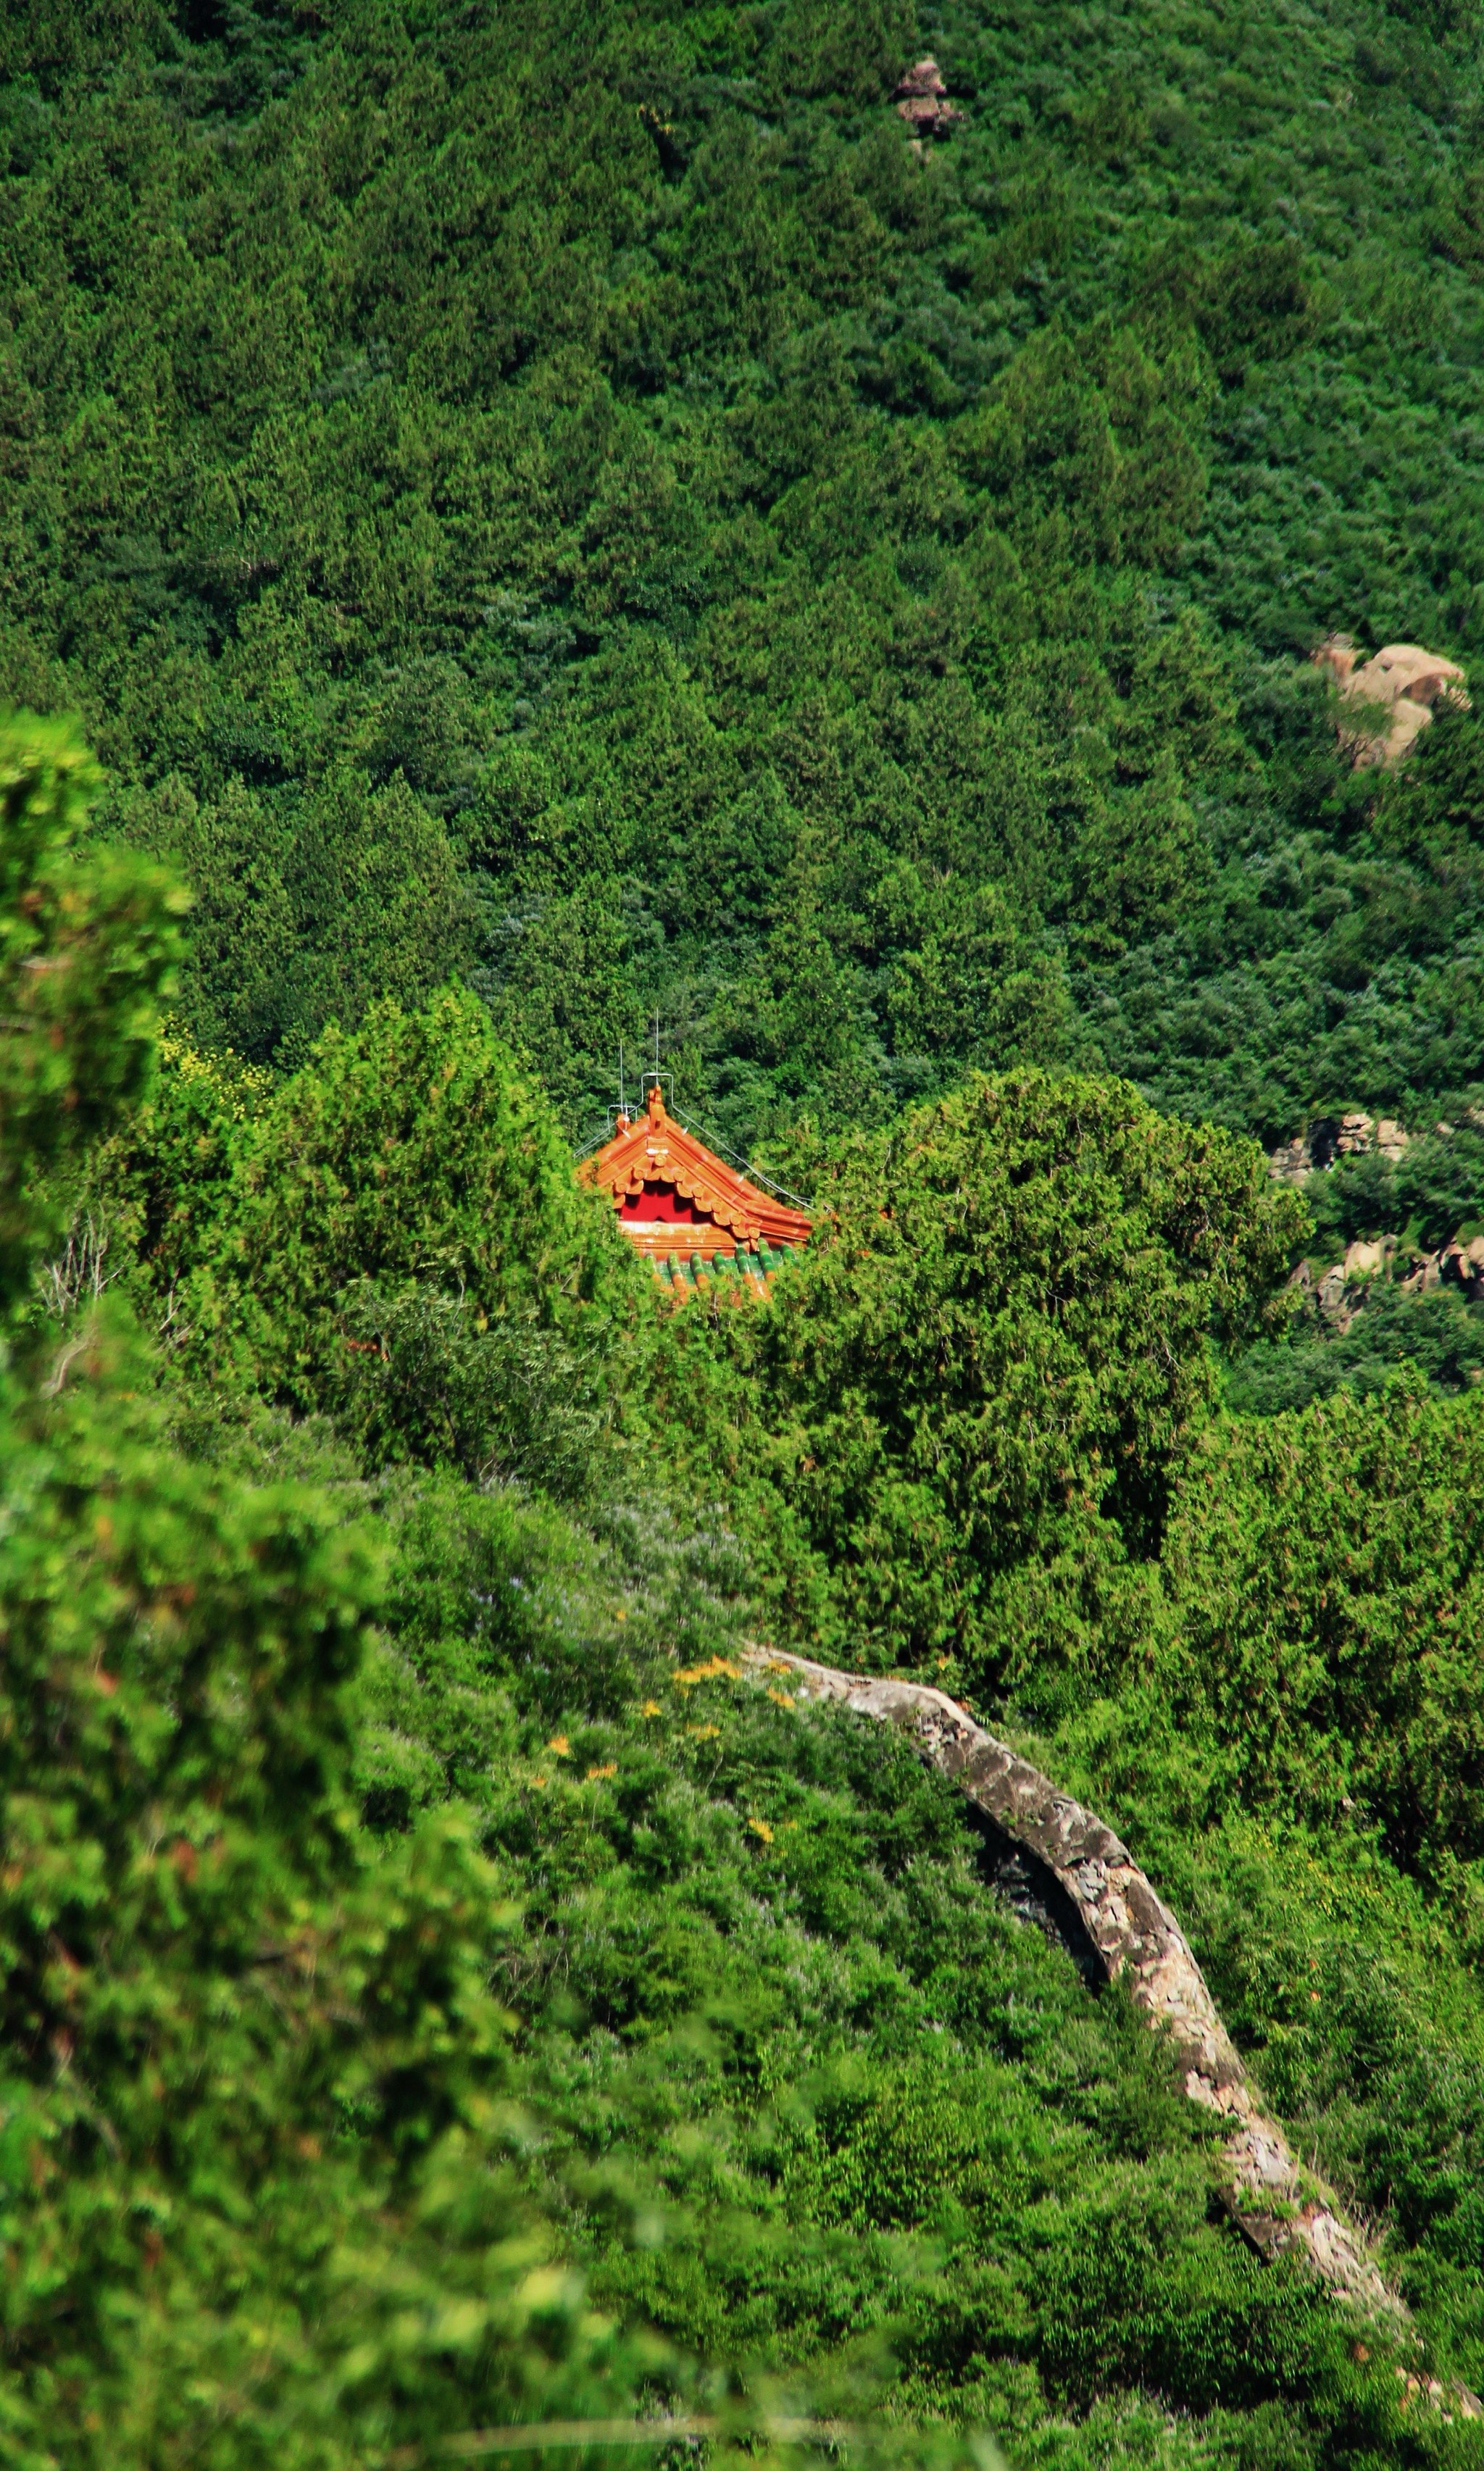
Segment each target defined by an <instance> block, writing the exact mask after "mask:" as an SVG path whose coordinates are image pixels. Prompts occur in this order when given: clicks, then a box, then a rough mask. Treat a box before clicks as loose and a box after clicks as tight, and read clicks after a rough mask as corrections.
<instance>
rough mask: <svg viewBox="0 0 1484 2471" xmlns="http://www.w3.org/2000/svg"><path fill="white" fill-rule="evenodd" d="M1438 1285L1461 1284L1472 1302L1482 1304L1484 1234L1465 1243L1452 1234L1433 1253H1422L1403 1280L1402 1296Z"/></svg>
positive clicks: (1483, 1296)
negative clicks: (1461, 1242)
mask: <svg viewBox="0 0 1484 2471" xmlns="http://www.w3.org/2000/svg"><path fill="white" fill-rule="evenodd" d="M1441 1286H1459V1287H1462V1289H1463V1291H1464V1294H1465V1295H1466V1296H1467V1297H1468V1299H1469V1301H1470V1303H1471V1304H1484V1236H1474V1237H1473V1239H1472V1242H1470V1243H1468V1244H1460V1243H1459V1242H1458V1240H1457V1238H1456V1236H1455V1237H1454V1239H1453V1241H1452V1242H1451V1243H1450V1244H1444V1245H1441V1246H1440V1247H1439V1249H1438V1251H1437V1252H1436V1253H1425V1254H1424V1255H1423V1257H1422V1259H1421V1260H1419V1261H1417V1262H1416V1263H1415V1265H1414V1267H1413V1268H1412V1269H1411V1271H1410V1272H1409V1273H1408V1275H1407V1276H1406V1277H1405V1278H1404V1279H1403V1280H1402V1294H1403V1295H1404V1296H1411V1295H1416V1294H1418V1293H1419V1292H1421V1293H1423V1294H1425V1293H1426V1292H1427V1290H1428V1289H1429V1288H1430V1287H1441Z"/></svg>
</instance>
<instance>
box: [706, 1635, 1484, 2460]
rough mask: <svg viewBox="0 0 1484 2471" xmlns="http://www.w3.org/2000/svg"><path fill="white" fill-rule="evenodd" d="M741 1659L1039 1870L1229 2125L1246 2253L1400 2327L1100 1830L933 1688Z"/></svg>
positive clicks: (1234, 2210) (1209, 2001)
mask: <svg viewBox="0 0 1484 2471" xmlns="http://www.w3.org/2000/svg"><path fill="white" fill-rule="evenodd" d="M746 1656H747V1661H748V1663H749V1664H750V1665H752V1666H753V1667H754V1668H756V1669H760V1670H766V1671H769V1672H775V1673H785V1672H787V1673H789V1674H792V1675H794V1676H796V1677H797V1680H798V1683H800V1684H801V1685H802V1686H801V1688H800V1692H799V1695H800V1696H801V1697H804V1698H808V1699H825V1700H834V1701H837V1702H839V1703H840V1704H841V1705H842V1706H846V1707H850V1708H852V1709H854V1711H855V1712H856V1714H857V1715H860V1716H874V1717H876V1718H877V1719H879V1720H880V1721H881V1722H883V1723H884V1724H889V1725H896V1726H897V1727H899V1728H900V1729H901V1730H902V1731H904V1732H906V1733H907V1734H909V1735H910V1736H911V1738H912V1740H913V1743H914V1745H915V1747H916V1748H917V1750H918V1751H919V1752H920V1753H921V1754H922V1756H923V1757H924V1758H925V1759H927V1760H928V1761H929V1763H930V1765H931V1766H932V1767H935V1768H939V1769H941V1771H942V1773H943V1774H944V1775H945V1776H947V1777H952V1778H953V1780H954V1783H955V1784H956V1785H957V1786H958V1787H959V1789H960V1791H961V1792H963V1793H965V1794H967V1796H968V1798H969V1800H971V1801H973V1802H974V1803H976V1804H977V1805H978V1808H979V1809H980V1810H981V1811H983V1812H984V1813H985V1815H986V1817H987V1818H988V1819H989V1820H991V1821H992V1823H993V1824H994V1826H995V1827H996V1828H997V1829H999V1830H1000V1831H1001V1834H1002V1835H1003V1836H1005V1837H1006V1838H1008V1839H1009V1840H1010V1841H1011V1842H1012V1844H1013V1845H1015V1846H1016V1847H1019V1848H1021V1849H1022V1850H1023V1851H1024V1852H1025V1853H1027V1854H1028V1855H1029V1856H1030V1857H1031V1859H1032V1861H1033V1862H1034V1863H1036V1864H1039V1865H1040V1866H1041V1867H1042V1869H1043V1870H1044V1871H1047V1872H1048V1874H1049V1876H1050V1878H1051V1879H1052V1880H1053V1881H1054V1882H1055V1884H1056V1886H1057V1887H1058V1888H1059V1889H1060V1890H1061V1891H1062V1892H1063V1894H1065V1895H1066V1896H1067V1897H1069V1898H1070V1899H1071V1901H1072V1905H1073V1907H1074V1908H1075V1911H1076V1915H1077V1918H1078V1920H1079V1921H1080V1923H1081V1926H1082V1928H1083V1930H1084V1931H1085V1933H1086V1935H1087V1939H1088V1941H1089V1943H1090V1945H1091V1947H1092V1949H1093V1951H1094V1954H1095V1958H1096V1961H1097V1964H1098V1965H1099V1966H1100V1968H1101V1970H1102V1972H1103V1973H1104V1974H1105V1975H1106V1977H1107V1979H1108V1980H1109V1981H1114V1980H1116V1979H1118V1978H1119V1976H1126V1977H1127V1979H1128V1982H1129V1987H1130V1989H1131V1990H1132V1993H1133V1996H1134V1999H1135V2000H1136V2002H1137V2003H1138V2005H1139V2006H1140V2007H1141V2008H1142V2009H1143V2011H1144V2012H1145V2014H1146V2015H1147V2016H1148V2019H1149V2022H1150V2024H1151V2025H1153V2026H1158V2027H1163V2028H1165V2029H1166V2031H1167V2033H1168V2036H1169V2045H1170V2050H1171V2053H1172V2055H1173V2057H1174V2058H1175V2059H1176V2061H1177V2063H1178V2065H1179V2067H1180V2069H1181V2071H1182V2074H1183V2076H1184V2079H1185V2089H1186V2092H1187V2093H1188V2094H1189V2095H1190V2100H1191V2101H1192V2102H1198V2103H1200V2104H1202V2105H1203V2106H1204V2107H1205V2108H1206V2109H1208V2110H1213V2111H1217V2112H1219V2113H1221V2114H1222V2116H1223V2117H1225V2118H1227V2119H1229V2120H1230V2121H1231V2123H1232V2133H1231V2135H1230V2136H1229V2137H1228V2139H1227V2142H1226V2146H1225V2149H1224V2152H1225V2168H1224V2171H1223V2174H1222V2197H1223V2201H1224V2202H1225V2204H1226V2206H1227V2209H1228V2211H1229V2213H1230V2214H1231V2216H1232V2219H1233V2220H1234V2222H1236V2223H1237V2224H1238V2225H1239V2226H1240V2228H1241V2229H1242V2230H1243V2231H1244V2232H1245V2234H1246V2236H1247V2238H1248V2239H1249V2240H1250V2241H1251V2242H1252V2245H1253V2247H1255V2248H1257V2249H1258V2251H1259V2252H1260V2255H1262V2256H1264V2257H1269V2258H1271V2257H1274V2256H1278V2255H1281V2254H1290V2255H1296V2256H1298V2257H1299V2258H1301V2259H1302V2260H1303V2261H1304V2262H1305V2263H1307V2265H1308V2266H1309V2267H1310V2268H1311V2269H1312V2271H1314V2272H1315V2273H1317V2274H1318V2276H1319V2277H1320V2279H1321V2281H1323V2282H1324V2283H1325V2284H1326V2285H1327V2286H1328V2287H1329V2288H1330V2289H1331V2291H1332V2292H1334V2293H1335V2294H1337V2295H1338V2296H1339V2297H1340V2298H1342V2299H1345V2300H1347V2301H1349V2302H1350V2303H1351V2304H1352V2305H1353V2306H1354V2307H1357V2308H1359V2309H1362V2310H1363V2311H1364V2312H1365V2314H1366V2315H1367V2316H1369V2317H1373V2318H1382V2319H1384V2320H1386V2321H1387V2322H1388V2323H1390V2324H1391V2325H1392V2326H1393V2328H1395V2329H1396V2330H1399V2331H1404V2332H1405V2331H1410V2330H1411V2329H1412V2319H1411V2317H1410V2314H1409V2312H1408V2310H1407V2309H1406V2307H1405V2305H1404V2304H1403V2302H1402V2300H1401V2299H1399V2298H1398V2297H1397V2295H1396V2294H1395V2293H1394V2292H1393V2291H1391V2290H1389V2289H1388V2287H1387V2285H1386V2283H1385V2282H1384V2280H1383V2279H1382V2277H1381V2274H1380V2272H1379V2271H1378V2268H1377V2266H1376V2264H1375V2263H1374V2261H1373V2260H1372V2258H1371V2257H1370V2256H1369V2254H1368V2253H1367V2251H1366V2248H1365V2246H1364V2243H1363V2241H1362V2240H1361V2238H1360V2236H1359V2234H1358V2233H1357V2232H1356V2231H1355V2230H1354V2229H1353V2228H1352V2227H1351V2226H1350V2224H1348V2223H1346V2222H1345V2221H1344V2220H1343V2219H1342V2217H1341V2215H1340V2214H1339V2212H1338V2210H1337V2208H1336V2206H1335V2204H1334V2203H1333V2202H1332V2201H1331V2198H1330V2197H1329V2195H1328V2194H1327V2193H1326V2191H1325V2190H1323V2189H1322V2188H1321V2187H1320V2186H1319V2185H1318V2183H1317V2182H1316V2181H1315V2180H1314V2179H1313V2177H1311V2175H1310V2174H1309V2173H1307V2172H1306V2171H1305V2170H1303V2169H1302V2168H1301V2166H1300V2164H1299V2161H1298V2159H1297V2157H1296V2155H1295V2154H1294V2153H1293V2151H1292V2148H1291V2147H1290V2145H1289V2144H1288V2141H1287V2139H1286V2137H1285V2136H1284V2132H1283V2130H1282V2129H1281V2128H1279V2127H1278V2126H1277V2125H1276V2123H1275V2122H1274V2121H1272V2120H1270V2119H1267V2118H1265V2117H1264V2115H1263V2113H1262V2111H1261V2110H1260V2107H1259V2106H1258V2103H1257V2101H1256V2099H1255V2097H1254V2094H1253V2091H1252V2088H1251V2085H1250V2084H1249V2083H1248V2081H1247V2075H1246V2071H1245V2069H1244V2068H1243V2066H1242V2063H1241V2060H1240V2059H1238V2057H1237V2053H1236V2051H1235V2050H1234V2049H1233V2047H1232V2043H1231V2041H1230V2039H1229V2038H1228V2036H1227V2032H1226V2028H1225V2026H1224V2025H1223V2024H1222V2022H1221V2019H1220V2017H1219V2015H1218V2014H1217V2013H1216V2007H1215V2002H1214V2000H1213V1998H1212V1995H1211V1993H1210V1991H1209V1990H1208V1989H1207V1988H1206V1984H1205V1981H1204V1980H1203V1978H1202V1975H1201V1969H1200V1966H1199V1965H1197V1964H1196V1962H1195V1959H1194V1957H1193V1956H1192V1955H1191V1953H1190V1945H1189V1943H1188V1941H1187V1940H1186V1937H1185V1934H1184V1932H1183V1931H1182V1930H1181V1928H1180V1925H1179V1923H1178V1922H1177V1921H1176V1919H1175V1918H1174V1916H1173V1914H1172V1913H1171V1912H1170V1910H1169V1907H1168V1906H1167V1905H1166V1903H1165V1902H1164V1900H1163V1898H1162V1897H1160V1896H1159V1895H1157V1894H1156V1893H1155V1891H1154V1889H1153V1888H1151V1886H1150V1885H1149V1882H1148V1880H1147V1879H1146V1878H1145V1877H1144V1875H1143V1872H1142V1871H1141V1870H1140V1868H1139V1866H1138V1864H1137V1863H1136V1862H1135V1861H1134V1859H1133V1856H1132V1855H1131V1854H1130V1852H1129V1851H1128V1848H1127V1847H1126V1846H1124V1845H1123V1844H1121V1843H1120V1842H1119V1838H1118V1837H1117V1836H1115V1834H1114V1832H1113V1830H1112V1828H1111V1827H1105V1826H1104V1824H1103V1823H1102V1821H1101V1820H1100V1819H1097V1818H1095V1817H1094V1815H1093V1813H1092V1812H1091V1811H1090V1810H1084V1809H1083V1807H1082V1805H1081V1803H1080V1802H1077V1801H1073V1800H1072V1798H1071V1796H1070V1795H1069V1794H1065V1793H1060V1792H1058V1790H1057V1788H1056V1787H1055V1785H1053V1784H1052V1783H1051V1781H1050V1779H1049V1777H1044V1776H1043V1775H1042V1774H1041V1772H1040V1770H1039V1769H1037V1768H1033V1767H1032V1766H1031V1765H1030V1764H1029V1762H1028V1761H1027V1760H1025V1759H1023V1758H1020V1757H1018V1756H1017V1754H1016V1753H1015V1752H1014V1751H1012V1750H1009V1749H1008V1748H1007V1747H1006V1746H1005V1744H1004V1743H1003V1742H997V1741H996V1740H995V1738H994V1736H993V1735H992V1734H990V1733H986V1732H985V1731H984V1730H982V1729H981V1727H979V1726H978V1725H977V1724H975V1723H974V1721H973V1719H972V1718H971V1717H969V1716H966V1715H965V1714H964V1711H963V1709H962V1708H961V1707H960V1706H958V1705H957V1703H956V1701H954V1700H953V1699H950V1698H948V1697H946V1695H945V1694H944V1692H943V1691H941V1690H933V1689H930V1688H929V1687H928V1686H926V1685H925V1684H922V1683H912V1682H897V1681H888V1680H885V1679H882V1678H878V1677H874V1676H868V1675H863V1674H852V1673H838V1672H836V1671H835V1669H834V1668H833V1667H832V1666H830V1665H827V1664H815V1663H813V1662H812V1661H811V1660H810V1659H809V1658H808V1657H803V1656H787V1655H784V1654H783V1653H782V1652H781V1651H778V1650H775V1649H772V1648H749V1649H748V1650H747V1651H746ZM1414 2383H1417V2384H1420V2385H1421V2387H1422V2388H1423V2389H1425V2390H1426V2391H1428V2392H1429V2393H1430V2394H1431V2395H1432V2397H1433V2399H1434V2400H1436V2401H1437V2402H1439V2403H1440V2404H1441V2403H1446V2404H1447V2405H1449V2406H1450V2407H1451V2408H1452V2409H1453V2410H1455V2411H1458V2412H1461V2413H1462V2414H1464V2415H1467V2416H1469V2417H1471V2418H1472V2417H1474V2416H1476V2415H1477V2414H1478V2412H1479V2408H1480V2406H1479V2405H1478V2403H1477V2402H1476V2401H1475V2399H1474V2397H1473V2396H1472V2394H1471V2395H1464V2394H1462V2393H1460V2392H1458V2391H1457V2390H1449V2392H1448V2393H1447V2394H1446V2395H1445V2392H1444V2389H1443V2388H1442V2387H1441V2386H1438V2385H1437V2384H1436V2383H1435V2381H1434V2380H1432V2379H1428V2378H1425V2379H1422V2380H1413V2379H1410V2378H1409V2379H1408V2384H1409V2386H1410V2385H1412V2384H1414Z"/></svg>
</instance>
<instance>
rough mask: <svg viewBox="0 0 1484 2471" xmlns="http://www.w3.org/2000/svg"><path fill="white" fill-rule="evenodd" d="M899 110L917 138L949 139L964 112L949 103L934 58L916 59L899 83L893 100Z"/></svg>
mask: <svg viewBox="0 0 1484 2471" xmlns="http://www.w3.org/2000/svg"><path fill="white" fill-rule="evenodd" d="M893 100H894V101H895V103H896V106H897V109H898V111H899V112H900V114H901V116H902V118H903V119H904V120H905V121H906V122H907V127H908V128H909V129H911V131H912V134H913V136H914V137H916V138H919V139H920V138H924V137H946V136H947V135H948V132H949V130H950V129H952V128H953V126H954V122H955V121H957V120H962V118H963V113H962V112H961V111H960V110H959V108H958V106H957V105H956V104H955V103H951V102H950V101H949V95H948V88H947V86H946V85H945V84H944V82H943V72H942V70H941V69H940V68H939V66H938V64H937V61H936V60H934V59H924V60H914V61H913V63H912V65H911V67H910V68H909V69H906V70H904V72H903V74H902V76H901V77H900V78H899V79H898V81H897V85H896V90H895V94H894V97H893Z"/></svg>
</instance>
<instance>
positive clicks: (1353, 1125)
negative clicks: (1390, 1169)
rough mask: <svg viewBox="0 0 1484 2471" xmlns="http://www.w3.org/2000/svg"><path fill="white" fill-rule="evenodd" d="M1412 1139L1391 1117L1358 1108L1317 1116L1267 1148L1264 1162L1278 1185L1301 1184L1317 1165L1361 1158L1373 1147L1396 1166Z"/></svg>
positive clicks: (1329, 1164)
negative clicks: (1343, 1112) (1337, 1160)
mask: <svg viewBox="0 0 1484 2471" xmlns="http://www.w3.org/2000/svg"><path fill="white" fill-rule="evenodd" d="M1411 1138H1412V1137H1411V1135H1410V1133H1408V1132H1407V1131H1406V1130H1405V1129H1404V1127H1403V1126H1402V1124H1400V1123H1399V1122H1398V1121H1397V1118H1395V1117H1394V1116H1382V1117H1381V1118H1380V1120H1379V1122H1378V1121H1377V1120H1376V1118H1374V1117H1371V1116H1366V1115H1362V1114H1361V1113H1360V1112H1359V1111H1358V1110H1355V1111H1354V1112H1353V1113H1352V1114H1350V1115H1346V1116H1316V1117H1315V1118H1314V1119H1313V1121H1312V1123H1310V1124H1309V1125H1308V1126H1307V1128H1306V1130H1305V1131H1303V1132H1302V1133H1295V1135H1294V1137H1293V1139H1292V1141H1280V1143H1279V1145H1278V1147H1277V1149H1275V1150H1270V1151H1269V1152H1268V1160H1267V1163H1268V1166H1269V1168H1270V1170H1271V1172H1272V1174H1273V1177H1274V1179H1275V1180H1276V1182H1278V1183H1279V1184H1303V1183H1304V1182H1305V1181H1306V1180H1307V1177H1309V1176H1310V1175H1312V1174H1313V1173H1314V1171H1315V1169H1316V1168H1323V1167H1327V1166H1332V1165H1334V1162H1335V1160H1336V1159H1341V1158H1363V1157H1364V1156H1365V1155H1366V1153H1367V1152H1368V1151H1369V1150H1373V1149H1374V1150H1378V1151H1379V1153H1380V1155H1381V1157H1382V1158H1383V1159H1386V1160H1388V1161H1389V1162H1390V1164H1391V1165H1393V1166H1395V1165H1396V1163H1397V1161H1398V1159H1399V1158H1400V1157H1401V1156H1402V1152H1403V1150H1404V1149H1405V1148H1406V1145H1407V1143H1408V1141H1410V1140H1411Z"/></svg>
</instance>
